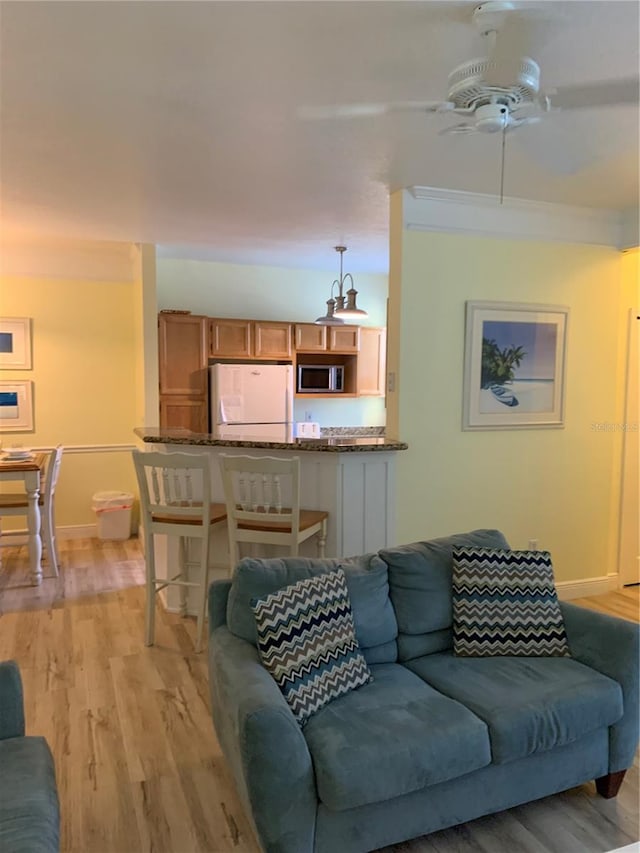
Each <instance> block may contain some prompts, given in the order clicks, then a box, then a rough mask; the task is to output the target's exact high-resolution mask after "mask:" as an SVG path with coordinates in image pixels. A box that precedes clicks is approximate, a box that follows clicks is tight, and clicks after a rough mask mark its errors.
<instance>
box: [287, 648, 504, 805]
mask: <svg viewBox="0 0 640 853" xmlns="http://www.w3.org/2000/svg"><path fill="white" fill-rule="evenodd" d="M371 671H372V674H373V681H372V682H371V683H370V684H367V685H366V686H365V687H361V688H360V689H359V690H355V691H354V692H352V693H348V694H347V695H346V696H341V697H340V698H339V699H336V700H335V701H334V702H332V703H331V704H330V705H327V706H326V707H325V708H322V710H320V711H319V712H318V713H317V714H315V715H314V716H313V717H311V719H310V720H309V722H308V723H307V725H306V726H305V728H304V737H305V739H306V741H307V744H308V746H309V751H310V752H311V757H312V759H313V766H314V769H315V775H316V785H317V789H318V797H319V799H320V800H321V801H322V802H323V803H324V804H325V805H326V806H327V808H330V809H333V810H335V811H342V810H344V809H351V808H357V807H358V806H362V805H365V804H366V803H377V802H381V801H384V800H390V799H392V798H393V797H398V796H400V795H402V794H408V793H410V792H411V791H417V790H419V789H420V788H424V787H425V786H427V785H433V784H435V783H436V782H443V781H445V780H446V779H453V778H455V777H457V776H462V775H463V774H465V773H470V772H471V771H473V770H476V769H478V768H479V767H484V766H486V765H487V764H489V763H490V761H491V755H490V747H489V737H488V733H487V728H486V726H485V724H484V723H483V722H482V721H481V720H480V719H478V717H477V716H475V715H474V714H473V713H472V712H471V711H469V710H468V709H467V708H465V707H463V706H462V705H461V704H459V703H458V702H455V701H453V700H452V699H449V698H447V697H446V696H443V695H442V694H441V693H438V692H437V691H436V690H434V689H433V688H431V687H429V685H427V684H425V683H424V681H422V680H421V679H420V678H418V677H417V676H416V675H414V674H413V673H412V672H409V670H408V669H406V668H405V667H403V666H400V665H399V664H380V665H374V666H372V667H371Z"/></svg>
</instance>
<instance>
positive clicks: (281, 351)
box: [209, 318, 292, 361]
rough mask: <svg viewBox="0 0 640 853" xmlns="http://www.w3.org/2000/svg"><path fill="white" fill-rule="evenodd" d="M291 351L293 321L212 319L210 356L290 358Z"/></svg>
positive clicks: (281, 359)
mask: <svg viewBox="0 0 640 853" xmlns="http://www.w3.org/2000/svg"><path fill="white" fill-rule="evenodd" d="M291 354H292V346H291V323H280V322H270V321H268V320H227V319H220V318H213V319H212V320H211V321H210V326H209V357H210V358H242V359H245V358H251V359H278V360H280V361H287V360H288V361H290V360H291Z"/></svg>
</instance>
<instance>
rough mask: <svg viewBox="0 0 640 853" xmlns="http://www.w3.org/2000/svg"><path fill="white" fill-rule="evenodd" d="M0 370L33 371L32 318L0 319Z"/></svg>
mask: <svg viewBox="0 0 640 853" xmlns="http://www.w3.org/2000/svg"><path fill="white" fill-rule="evenodd" d="M0 369H1V370H31V318H30V317H0Z"/></svg>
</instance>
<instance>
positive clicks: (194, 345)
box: [158, 313, 209, 432]
mask: <svg viewBox="0 0 640 853" xmlns="http://www.w3.org/2000/svg"><path fill="white" fill-rule="evenodd" d="M208 339H209V320H208V318H207V317H201V316H199V315H197V314H162V313H161V314H159V315H158V350H159V365H160V366H159V374H160V426H161V427H163V428H176V427H181V428H185V429H190V430H192V431H193V432H208V431H209V404H208V399H209V394H208V374H207V356H208V351H209V346H208V343H209V340H208Z"/></svg>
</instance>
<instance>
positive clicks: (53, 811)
mask: <svg viewBox="0 0 640 853" xmlns="http://www.w3.org/2000/svg"><path fill="white" fill-rule="evenodd" d="M59 823H60V815H59V810H58V793H57V789H56V776H55V770H54V766H53V758H52V756H51V751H50V750H49V747H48V745H47V742H46V740H45V739H44V738H42V737H16V738H8V739H6V740H0V850H2V851H7V853H58V850H59Z"/></svg>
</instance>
